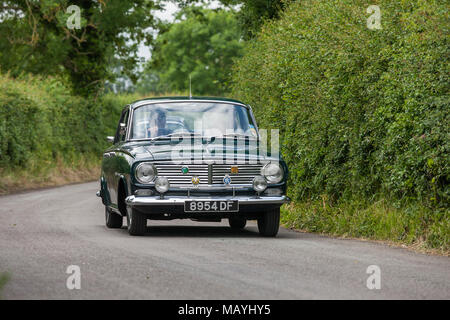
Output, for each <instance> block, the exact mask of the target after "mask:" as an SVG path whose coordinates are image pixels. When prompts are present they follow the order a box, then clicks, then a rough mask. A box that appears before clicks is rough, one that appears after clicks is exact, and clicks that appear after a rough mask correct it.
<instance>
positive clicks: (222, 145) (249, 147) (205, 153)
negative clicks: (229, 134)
mask: <svg viewBox="0 0 450 320" xmlns="http://www.w3.org/2000/svg"><path fill="white" fill-rule="evenodd" d="M123 147H124V148H125V149H128V152H129V153H130V154H131V155H132V156H133V157H134V158H135V160H139V161H142V160H148V161H165V160H176V159H186V158H191V157H195V159H199V158H203V159H214V158H217V159H229V158H236V159H257V160H259V161H263V160H271V159H273V158H272V157H268V156H267V152H266V151H265V150H266V149H265V148H263V147H262V146H261V145H259V146H258V144H257V143H256V141H255V140H252V141H248V142H247V143H245V140H242V139H227V140H226V141H224V142H222V141H213V142H211V141H209V142H205V141H201V140H200V139H199V141H198V142H197V143H194V144H190V143H189V144H187V143H183V142H181V143H177V142H173V141H171V142H161V141H158V142H149V141H141V142H134V143H128V144H127V145H124V146H123ZM194 155H195V156H194Z"/></svg>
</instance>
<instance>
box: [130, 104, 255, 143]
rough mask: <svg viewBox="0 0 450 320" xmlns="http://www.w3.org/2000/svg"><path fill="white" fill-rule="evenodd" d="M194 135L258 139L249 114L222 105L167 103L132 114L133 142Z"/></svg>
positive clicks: (242, 107) (142, 107) (154, 105)
mask: <svg viewBox="0 0 450 320" xmlns="http://www.w3.org/2000/svg"><path fill="white" fill-rule="evenodd" d="M184 135H195V136H197V135H198V136H202V137H205V136H206V137H223V136H233V137H234V136H237V137H249V138H257V132H256V128H255V124H254V123H253V120H252V117H251V114H250V110H249V109H248V108H246V107H244V106H241V105H235V104H230V103H219V102H175V103H174V102H166V103H153V104H148V105H143V106H140V107H137V108H136V109H135V110H134V111H133V119H132V130H131V135H130V139H132V140H137V139H153V138H158V137H160V138H163V137H173V136H184Z"/></svg>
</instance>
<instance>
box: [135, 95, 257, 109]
mask: <svg viewBox="0 0 450 320" xmlns="http://www.w3.org/2000/svg"><path fill="white" fill-rule="evenodd" d="M174 102H177V103H182V102H184V103H192V102H205V103H214V102H216V103H224V104H232V105H239V106H243V107H245V108H247V109H250V108H249V106H248V105H246V104H244V103H242V102H234V101H225V100H220V99H218V100H212V99H209V100H201V99H191V100H186V99H181V98H180V99H171V100H153V101H138V102H135V103H133V104H132V105H131V108H132V109H133V110H134V109H137V108H140V107H142V106H144V105H148V104H161V103H174Z"/></svg>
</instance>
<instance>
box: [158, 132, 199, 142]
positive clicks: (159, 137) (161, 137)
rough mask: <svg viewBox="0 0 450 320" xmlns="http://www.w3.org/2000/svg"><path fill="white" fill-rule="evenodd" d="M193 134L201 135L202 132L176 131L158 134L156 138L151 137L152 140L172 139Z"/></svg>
mask: <svg viewBox="0 0 450 320" xmlns="http://www.w3.org/2000/svg"><path fill="white" fill-rule="evenodd" d="M193 136H201V134H200V133H195V132H174V133H170V134H167V135H164V136H158V137H154V138H150V140H151V141H155V140H162V139H170V138H172V137H193Z"/></svg>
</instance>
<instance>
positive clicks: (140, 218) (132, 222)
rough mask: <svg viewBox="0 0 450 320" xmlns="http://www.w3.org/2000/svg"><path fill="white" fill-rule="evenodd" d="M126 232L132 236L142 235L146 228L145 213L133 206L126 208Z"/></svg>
mask: <svg viewBox="0 0 450 320" xmlns="http://www.w3.org/2000/svg"><path fill="white" fill-rule="evenodd" d="M127 226H128V233H129V234H130V235H132V236H142V235H144V234H145V229H146V228H147V218H146V217H145V215H144V214H143V213H141V212H139V211H137V210H135V209H133V208H129V207H128V208H127Z"/></svg>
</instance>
